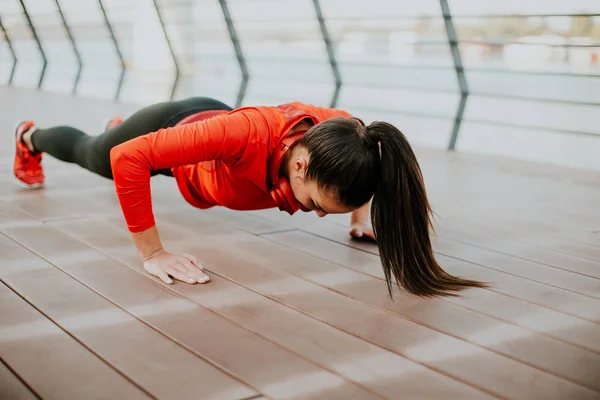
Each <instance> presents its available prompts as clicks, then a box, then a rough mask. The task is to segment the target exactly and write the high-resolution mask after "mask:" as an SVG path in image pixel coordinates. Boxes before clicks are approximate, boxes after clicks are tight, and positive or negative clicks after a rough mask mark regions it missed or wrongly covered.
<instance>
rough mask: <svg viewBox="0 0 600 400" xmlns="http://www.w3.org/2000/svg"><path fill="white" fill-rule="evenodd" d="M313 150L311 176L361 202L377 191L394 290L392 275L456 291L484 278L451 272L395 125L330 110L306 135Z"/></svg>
mask: <svg viewBox="0 0 600 400" xmlns="http://www.w3.org/2000/svg"><path fill="white" fill-rule="evenodd" d="M300 143H301V144H302V145H304V146H305V147H306V148H307V150H308V152H309V155H310V160H309V164H308V168H307V171H306V179H307V180H309V181H311V180H312V181H314V182H316V183H317V185H318V186H319V187H320V188H322V189H323V190H326V191H328V192H329V193H333V194H335V195H336V197H337V200H338V201H340V202H341V203H342V204H344V205H346V206H348V207H353V208H357V207H360V206H362V205H364V204H366V203H367V202H368V201H369V200H370V199H371V198H372V200H373V201H372V205H371V220H372V224H373V230H374V232H375V237H376V239H377V245H378V247H379V254H380V257H381V263H382V266H383V272H384V275H385V279H386V282H387V286H388V290H389V292H390V295H391V294H392V282H393V281H395V282H396V283H397V284H398V285H399V286H401V287H403V288H405V289H406V290H408V291H409V292H410V293H413V294H416V295H418V296H424V297H428V296H442V295H455V293H453V292H456V291H459V290H462V289H465V288H468V287H485V286H487V285H486V284H485V283H482V282H477V281H473V280H468V279H462V278H459V277H455V276H452V275H450V274H448V273H447V272H446V271H444V270H443V269H442V267H441V266H440V265H439V264H438V262H437V260H436V259H435V256H434V253H433V249H432V246H431V239H430V233H431V232H432V230H433V225H432V222H431V213H432V210H431V206H430V204H429V201H428V199H427V193H426V190H425V184H424V181H423V175H422V172H421V168H420V167H419V163H418V162H417V158H416V156H415V154H414V152H413V150H412V148H411V146H410V145H409V143H408V140H407V139H406V137H405V136H404V134H402V132H400V130H398V129H397V128H396V127H394V126H393V125H391V124H389V123H386V122H373V123H372V124H370V125H369V126H367V127H365V126H364V124H362V122H360V120H357V119H354V118H345V117H336V118H331V119H328V120H326V121H323V122H321V123H320V124H317V125H315V126H314V127H312V128H311V129H310V130H309V131H308V132H307V133H306V135H305V136H304V138H303V139H302V140H301V142H300Z"/></svg>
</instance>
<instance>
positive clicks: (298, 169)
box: [294, 151, 308, 180]
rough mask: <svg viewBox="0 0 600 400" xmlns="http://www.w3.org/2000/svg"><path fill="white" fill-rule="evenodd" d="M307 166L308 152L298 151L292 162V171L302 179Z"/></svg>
mask: <svg viewBox="0 0 600 400" xmlns="http://www.w3.org/2000/svg"><path fill="white" fill-rule="evenodd" d="M307 168H308V154H307V153H306V152H305V151H301V152H299V154H298V155H297V156H296V160H295V162H294V172H295V174H296V176H297V177H299V178H300V179H302V180H304V176H305V175H306V170H307Z"/></svg>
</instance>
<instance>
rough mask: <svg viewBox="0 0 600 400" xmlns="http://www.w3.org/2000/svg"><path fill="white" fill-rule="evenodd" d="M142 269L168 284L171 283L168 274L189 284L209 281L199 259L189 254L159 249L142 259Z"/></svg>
mask: <svg viewBox="0 0 600 400" xmlns="http://www.w3.org/2000/svg"><path fill="white" fill-rule="evenodd" d="M144 269H145V270H146V272H148V273H149V274H151V275H154V276H156V277H158V278H160V279H161V280H162V281H163V282H165V283H167V284H169V285H170V284H172V283H173V280H172V279H171V278H170V276H171V277H173V278H175V279H177V280H180V281H182V282H186V283H190V284H195V283H206V282H208V281H210V278H209V277H208V275H206V274H205V273H204V272H203V269H202V264H201V263H200V260H199V259H198V258H197V257H194V256H192V255H190V254H175V253H171V252H168V251H165V250H160V251H158V252H156V253H154V254H152V255H151V256H150V257H148V258H147V259H146V260H144Z"/></svg>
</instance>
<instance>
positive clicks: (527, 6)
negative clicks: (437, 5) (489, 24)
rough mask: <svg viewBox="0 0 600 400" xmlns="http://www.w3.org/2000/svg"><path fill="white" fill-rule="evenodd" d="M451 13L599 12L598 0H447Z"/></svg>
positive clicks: (546, 13)
mask: <svg viewBox="0 0 600 400" xmlns="http://www.w3.org/2000/svg"><path fill="white" fill-rule="evenodd" d="M448 5H449V6H450V11H451V12H452V14H453V15H457V16H458V15H515V14H516V15H529V14H541V15H549V14H593V13H600V2H598V0H569V1H563V0H546V1H540V0H485V1H473V0H448Z"/></svg>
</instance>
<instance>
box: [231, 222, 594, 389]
mask: <svg viewBox="0 0 600 400" xmlns="http://www.w3.org/2000/svg"><path fill="white" fill-rule="evenodd" d="M269 237H272V238H273V239H274V240H276V241H277V242H280V243H285V244H287V245H289V246H293V247H298V248H302V249H304V250H305V251H306V250H307V249H309V250H310V251H311V252H313V254H317V256H319V257H322V258H325V257H326V256H327V253H324V251H327V249H326V248H321V247H318V246H316V245H315V244H316V242H318V241H322V242H325V241H323V240H321V239H317V238H314V237H313V236H311V235H308V234H305V233H300V232H290V233H281V234H274V235H269ZM257 247H258V244H256V245H254V248H255V249H256V248H257ZM327 247H329V252H332V251H336V250H337V249H336V248H337V247H339V250H340V251H344V250H348V251H349V252H355V251H353V250H351V249H349V248H347V247H344V246H340V245H337V244H333V243H327ZM237 248H238V249H239V250H238V251H243V247H242V246H237ZM255 253H256V250H255V252H254V253H253V254H255ZM287 257H289V254H288V255H287ZM290 258H291V257H290ZM299 258H300V256H298V255H296V256H295V257H293V260H294V261H288V262H286V263H285V265H284V264H283V262H282V259H281V258H279V256H278V254H275V252H272V255H271V259H272V260H273V261H272V262H273V264H274V265H277V266H278V268H279V269H283V270H285V271H287V272H289V273H292V274H294V275H296V276H300V277H303V278H306V279H309V280H311V281H313V282H316V283H318V284H320V285H323V286H324V287H330V288H332V289H334V290H335V291H337V292H339V293H343V294H345V295H348V296H349V297H352V298H355V299H359V300H361V301H364V302H366V303H368V304H372V305H376V306H378V307H381V308H383V309H386V310H388V311H391V312H393V313H395V314H397V315H399V316H403V317H406V318H409V319H410V320H412V321H415V322H418V323H420V324H423V325H425V326H428V327H431V328H434V329H436V330H439V331H441V332H443V333H446V334H450V335H452V336H454V337H456V338H459V339H462V340H465V341H467V342H471V343H475V344H477V345H479V346H482V347H484V348H486V349H490V350H493V351H495V352H497V353H499V354H503V355H506V356H509V357H511V358H513V359H515V360H518V361H520V362H523V363H527V364H529V365H532V366H535V367H537V368H539V369H541V370H545V371H549V372H552V373H553V374H555V375H557V376H561V377H563V378H566V379H569V380H571V381H573V382H577V383H579V384H582V385H585V386H586V387H589V388H593V389H595V390H598V391H599V392H600V384H599V383H598V382H597V376H596V375H595V372H591V371H597V370H600V354H596V353H592V352H590V351H587V350H584V349H581V348H579V347H575V346H572V345H569V344H566V343H564V342H562V341H557V340H555V339H552V338H549V337H546V336H542V335H539V334H536V333H534V332H532V331H530V330H527V329H523V328H520V327H517V326H514V325H510V324H507V323H503V322H500V321H497V320H494V319H492V318H489V317H485V316H483V315H480V314H476V313H473V312H470V311H468V310H465V309H463V308H460V307H457V306H455V305H453V304H450V303H448V302H445V301H441V300H438V299H431V300H429V301H422V300H419V299H415V298H414V297H413V296H406V295H401V296H400V301H399V302H397V303H394V302H392V301H390V300H389V299H388V298H387V293H386V287H385V283H384V282H383V281H382V280H381V279H375V278H372V277H369V276H365V275H362V274H358V273H356V272H354V271H350V270H348V269H345V268H342V267H340V266H337V265H335V264H331V263H325V262H320V261H319V260H318V259H315V258H308V257H305V258H304V259H302V260H301V261H300V260H298V259H299ZM288 259H289V258H288ZM297 260H298V261H297ZM358 262H360V261H357V262H354V263H353V264H356V263H358ZM309 266H310V267H309ZM353 266H354V265H353ZM315 269H319V270H320V271H321V273H315V272H314V270H315ZM474 328H475V331H474V330H473V329H474ZM557 359H561V360H562V361H563V362H561V363H556V360H557Z"/></svg>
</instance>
